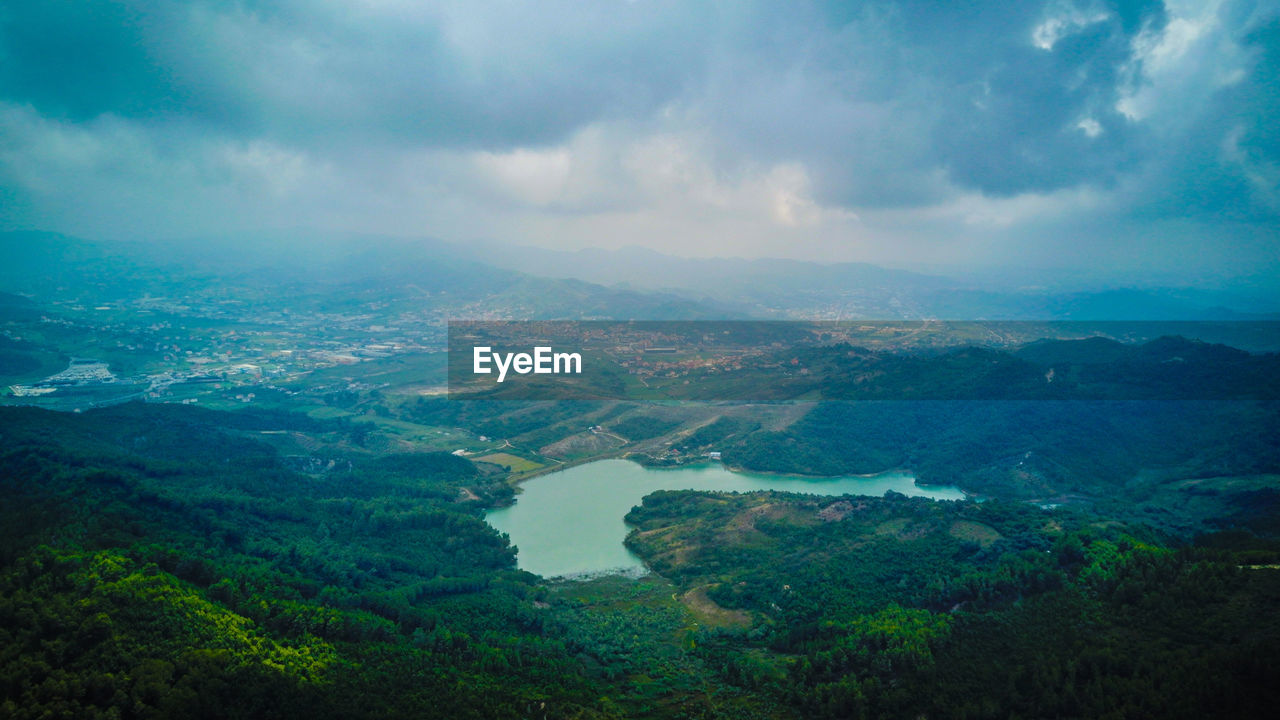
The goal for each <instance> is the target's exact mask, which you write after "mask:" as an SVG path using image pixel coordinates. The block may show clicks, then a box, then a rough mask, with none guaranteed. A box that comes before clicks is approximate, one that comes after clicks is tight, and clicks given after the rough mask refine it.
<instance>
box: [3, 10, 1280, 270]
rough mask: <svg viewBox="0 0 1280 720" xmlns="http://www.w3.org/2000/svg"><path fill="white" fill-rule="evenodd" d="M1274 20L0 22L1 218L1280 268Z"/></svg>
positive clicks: (652, 17) (1278, 18)
mask: <svg viewBox="0 0 1280 720" xmlns="http://www.w3.org/2000/svg"><path fill="white" fill-rule="evenodd" d="M1278 71H1280V2H1277V0H1265V1H1261V2H1256V1H1250V0H1240V1H1235V0H1222V1H1213V0H1204V1H1200V2H1184V1H1183V0H1169V1H1168V2H1164V3H1161V2H1160V0H1153V1H1143V2H1135V3H1112V2H1101V1H1096V2H1095V1H1093V0H1074V1H1073V0H1048V2H1007V1H1002V2H977V1H975V2H965V3H938V2H932V1H930V0H921V1H919V2H911V1H899V2H866V3H852V2H832V3H807V2H798V1H788V2H768V3H763V2H762V3H753V2H747V1H744V0H730V1H726V2H692V1H690V2H661V1H651V0H635V1H634V2H624V1H623V0H601V1H598V2H587V1H584V0H574V1H570V2H559V1H556V0H543V1H541V2H519V1H515V0H509V1H505V2H485V3H480V2H456V3H453V2H444V3H432V2H420V1H418V0H343V1H339V0H276V1H267V0H263V1H262V2H258V1H257V0H242V1H240V2H234V1H228V0H220V1H212V0H211V1H208V2H201V1H198V0H197V1H195V2H186V3H181V2H172V1H169V2H164V1H160V0H125V1H120V0H116V1H111V2H108V1H105V0H42V1H41V2H13V3H5V4H4V5H3V6H0V229H16V228H35V229H46V230H56V231H61V232H65V233H70V234H76V235H81V236H87V237H93V238H126V237H127V238H147V239H164V238H173V237H182V236H203V235H210V234H218V233H234V232H243V231H249V230H263V229H271V228H295V227H309V228H319V229H325V230H340V231H359V232H372V233H385V234H394V235H403V236H434V237H439V238H443V239H447V240H458V241H469V240H477V239H482V240H494V241H500V242H514V243H520V244H530V245H542V246H547V247H557V248H568V249H572V248H579V247H590V246H595V247H620V246H625V245H642V246H647V247H651V248H654V249H658V250H662V251H665V252H672V253H676V254H686V255H736V256H746V257H753V256H787V257H797V258H805V259H830V260H866V261H872V262H880V263H885V264H893V265H904V264H912V263H939V264H955V265H991V264H1008V265H1028V266H1056V267H1063V268H1081V269H1088V268H1091V267H1103V266H1105V267H1108V268H1111V269H1117V268H1119V269H1125V270H1131V271H1133V272H1152V273H1161V272H1164V273H1168V272H1172V273H1183V274H1186V275H1187V276H1189V277H1191V276H1197V275H1200V274H1210V275H1212V274H1219V275H1222V274H1226V275H1232V274H1249V273H1255V274H1256V273H1259V272H1277V270H1280V268H1278V267H1277V258H1278V257H1280V78H1278V77H1277V74H1278Z"/></svg>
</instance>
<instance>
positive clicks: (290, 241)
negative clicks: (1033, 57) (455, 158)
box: [0, 230, 1280, 321]
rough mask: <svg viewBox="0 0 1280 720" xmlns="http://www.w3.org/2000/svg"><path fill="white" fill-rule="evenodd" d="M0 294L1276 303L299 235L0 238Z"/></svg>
mask: <svg viewBox="0 0 1280 720" xmlns="http://www.w3.org/2000/svg"><path fill="white" fill-rule="evenodd" d="M0 257H3V258H4V262H3V263H0V290H10V291H19V292H30V293H41V292H48V291H50V290H52V289H54V288H62V289H63V290H67V289H74V288H76V287H78V286H83V287H93V288H96V289H97V291H99V292H106V293H111V292H114V293H124V292H128V291H129V290H130V288H133V289H135V290H136V289H138V288H140V287H142V288H145V287H150V286H152V285H155V286H157V287H158V288H162V289H163V291H164V292H170V291H172V290H174V289H175V288H174V287H173V284H174V283H175V282H176V283H179V284H181V283H183V282H199V283H204V284H218V283H234V284H243V285H247V286H253V287H259V288H271V289H279V290H280V291H287V290H291V289H292V290H294V291H299V292H300V291H302V289H303V288H310V289H312V290H320V289H324V291H326V292H327V291H332V290H333V289H334V288H346V289H351V290H355V289H360V290H362V291H365V292H373V291H375V290H376V289H377V288H378V287H384V288H392V287H397V288H401V289H404V290H406V291H409V292H414V293H419V294H421V293H425V294H428V295H440V294H450V295H452V296H454V297H455V298H456V297H463V298H481V297H485V296H493V295H501V294H508V293H519V294H520V295H521V297H522V298H523V302H524V303H525V305H530V304H532V305H533V306H536V312H535V313H534V314H535V315H536V316H538V317H608V318H617V319H693V318H718V319H729V318H740V317H754V318H799V319H832V320H834V319H870V320H893V319H941V320H1089V321H1099V320H1210V321H1223V320H1274V319H1280V313H1278V312H1276V309H1277V308H1280V298H1272V297H1270V296H1265V297H1264V298H1263V299H1262V300H1257V299H1254V300H1250V301H1246V300H1245V299H1239V300H1238V302H1235V301H1233V300H1231V299H1230V296H1229V295H1227V296H1226V297H1227V298H1228V299H1227V300H1226V301H1225V302H1232V303H1233V304H1234V305H1235V306H1228V305H1226V304H1224V294H1223V293H1210V292H1205V291H1199V290H1196V289H1192V288H1165V289H1160V288H1156V289H1136V288H1103V289H1097V290H1088V291H1082V290H1076V291H1070V292H1064V291H1056V290H1051V289H1043V288H1040V289H1008V288H998V287H989V286H988V283H987V282H986V281H978V280H969V279H965V278H961V277H942V276H938V275H928V274H923V273H916V272H911V271H908V270H897V269H890V268H884V267H879V266H876V265H871V264H867V263H833V264H822V263H815V262H805V261H799V260H787V259H742V258H723V259H718V258H711V259H707V258H680V257H674V256H670V255H664V254H662V253H658V252H655V251H653V250H648V249H644V248H638V247H629V248H623V249H619V250H603V249H584V250H577V251H560V250H549V249H543V248H532V247H522V246H512V245H498V244H495V243H489V244H485V243H481V244H474V245H463V244H458V243H451V242H446V241H443V240H438V239H433V238H412V239H409V238H393V237H386V236H379V235H363V234H357V233H324V232H314V231H308V230H290V231H273V232H264V233H243V234H238V235H234V236H225V237H223V236H218V237H206V238H195V239H186V240H175V241H154V242H152V241H115V242H95V241H91V240H85V239H81V238H75V237H70V236H66V235H60V234H57V233H47V232H34V231H21V232H9V233H0Z"/></svg>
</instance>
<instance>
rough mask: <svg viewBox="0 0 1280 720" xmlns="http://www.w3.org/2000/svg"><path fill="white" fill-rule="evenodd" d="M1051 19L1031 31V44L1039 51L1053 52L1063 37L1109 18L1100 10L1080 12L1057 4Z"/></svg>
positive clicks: (1075, 8)
mask: <svg viewBox="0 0 1280 720" xmlns="http://www.w3.org/2000/svg"><path fill="white" fill-rule="evenodd" d="M1052 7H1053V11H1054V12H1053V15H1052V17H1049V18H1046V19H1045V20H1044V21H1043V22H1041V23H1040V24H1039V25H1036V26H1035V28H1034V29H1033V30H1032V31H1031V42H1032V44H1034V45H1035V46H1036V47H1038V48H1040V49H1041V50H1053V46H1054V45H1057V44H1058V41H1059V40H1061V39H1062V38H1064V37H1067V36H1069V35H1072V34H1074V33H1077V32H1079V31H1080V30H1083V29H1084V28H1087V27H1089V26H1090V25H1093V24H1095V23H1100V22H1103V21H1104V20H1106V19H1108V18H1110V17H1111V15H1110V13H1106V12H1103V11H1101V10H1081V9H1079V8H1077V7H1076V6H1074V5H1070V4H1065V5H1064V4H1057V5H1055V6H1052Z"/></svg>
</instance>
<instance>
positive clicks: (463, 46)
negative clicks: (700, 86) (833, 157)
mask: <svg viewBox="0 0 1280 720" xmlns="http://www.w3.org/2000/svg"><path fill="white" fill-rule="evenodd" d="M658 10H660V8H655V7H652V6H647V7H645V8H640V7H638V6H634V5H630V4H621V3H619V4H609V5H607V6H606V5H604V4H595V3H550V2H549V3H537V4H529V3H517V4H503V5H501V6H493V7H490V8H488V9H484V8H480V7H478V6H476V7H475V8H474V9H468V8H467V6H465V5H463V6H455V7H452V8H451V7H444V8H435V9H431V10H425V11H422V10H420V8H419V6H418V5H417V4H415V3H404V4H403V5H402V6H400V7H395V6H388V5H386V4H376V3H375V4H368V5H362V4H359V3H352V4H346V3H324V2H295V3H224V2H193V3H173V2H166V1H163V0H130V1H128V2H103V1H102V0H52V1H50V2H36V3H17V4H13V5H11V6H10V7H8V8H7V9H6V10H5V11H4V12H3V15H2V16H0V17H2V19H0V23H2V25H0V52H3V58H4V62H3V66H2V68H0V95H2V96H3V97H5V98H7V99H9V100H10V101H12V102H19V103H29V104H30V105H32V106H33V107H34V108H35V109H36V110H37V111H39V112H41V113H42V114H44V115H46V116H48V117H51V118H57V119H65V120H70V121H86V120H90V119H93V118H95V117H99V116H102V115H107V114H110V115H115V116H119V117H125V118H131V119H137V120H141V121H158V120H168V119H181V120H182V121H185V122H190V121H195V122H198V123H201V124H204V125H206V126H207V127H208V128H209V129H211V130H215V131H219V132H227V133H230V134H241V135H252V134H269V135H271V136H273V137H277V138H281V139H285V140H291V141H315V142H318V141H319V139H320V138H324V139H328V140H333V139H335V138H337V139H340V140H343V141H345V142H380V141H383V140H393V141H398V142H409V143H416V144H423V145H470V146H484V147H506V146H514V145H518V144H522V143H545V142H552V141H555V140H558V139H560V138H562V137H563V136H564V135H565V134H566V133H569V132H571V131H573V130H574V129H576V128H579V127H581V126H582V125H583V124H585V123H589V122H591V121H594V120H596V119H598V118H600V117H607V116H611V115H619V116H625V115H634V114H645V113H648V112H651V111H652V110H653V108H654V107H656V106H657V105H659V104H661V103H662V102H664V101H666V100H667V99H669V98H670V96H671V95H672V94H673V93H674V92H676V91H677V90H678V89H679V87H680V85H681V83H682V82H683V79H684V78H685V77H686V75H687V74H688V73H690V72H691V70H693V67H694V65H695V64H696V61H697V56H696V55H695V54H693V53H694V51H696V50H697V42H696V34H697V32H698V31H697V28H698V27H700V26H704V25H706V23H705V22H698V21H697V17H696V16H697V12H696V11H695V12H693V13H687V12H686V13H685V14H684V17H683V18H681V20H683V21H691V22H683V21H682V22H674V21H673V20H674V18H673V17H671V16H668V15H665V14H663V13H662V12H659V11H658Z"/></svg>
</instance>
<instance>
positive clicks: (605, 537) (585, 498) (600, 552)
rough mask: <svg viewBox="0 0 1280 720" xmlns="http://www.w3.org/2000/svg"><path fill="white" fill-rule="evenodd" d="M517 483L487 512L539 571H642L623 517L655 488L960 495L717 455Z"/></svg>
mask: <svg viewBox="0 0 1280 720" xmlns="http://www.w3.org/2000/svg"><path fill="white" fill-rule="evenodd" d="M521 488H522V490H523V491H522V492H521V493H520V495H518V496H517V498H516V503H515V504H514V505H511V506H509V507H504V508H499V509H497V510H492V511H490V512H489V513H488V514H487V515H486V516H485V519H486V520H488V521H489V524H490V525H493V526H494V527H495V528H497V529H498V531H499V532H505V533H507V534H508V535H510V536H511V542H512V544H514V545H515V546H516V547H518V548H519V549H520V553H519V555H518V556H517V563H518V564H519V566H520V568H521V569H523V570H528V571H529V572H534V573H537V574H539V575H543V576H545V577H556V576H561V575H583V574H600V573H606V572H612V571H616V572H620V573H643V572H644V571H645V568H644V564H643V563H642V562H640V558H638V557H636V556H635V555H634V554H632V553H631V551H629V550H627V548H626V547H625V546H624V545H623V544H622V541H623V539H625V538H626V536H627V530H628V528H627V525H626V523H625V522H623V519H622V518H623V517H624V516H625V515H626V514H627V513H628V512H629V511H630V510H631V508H632V507H633V506H635V505H639V504H640V500H641V498H643V497H644V496H645V495H648V494H649V493H652V492H655V491H658V490H718V491H724V492H733V491H737V492H751V491H757V490H780V491H784V492H797V493H810V494H813V495H884V493H885V492H886V491H888V490H893V491H895V492H900V493H902V494H903V495H919V496H924V497H930V498H934V499H936V500H960V499H962V498H964V496H965V495H964V493H963V492H961V491H960V490H959V489H958V488H954V487H946V486H936V487H934V486H931V487H920V486H918V485H916V483H915V478H914V477H913V476H912V475H911V474H910V473H907V472H889V473H884V474H881V475H872V476H855V477H831V478H800V477H790V476H785V475H766V474H758V473H742V472H733V471H730V470H727V469H725V468H724V466H722V465H720V464H719V463H706V464H699V465H691V466H685V467H680V468H647V467H644V466H642V465H639V464H636V463H633V462H630V461H628V460H597V461H596V462H591V463H587V464H585V465H578V466H576V467H572V468H569V469H567V470H560V471H558V472H554V473H549V474H547V475H541V476H539V477H536V478H533V479H532V480H529V481H528V482H526V483H524V484H523V485H522V486H521Z"/></svg>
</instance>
